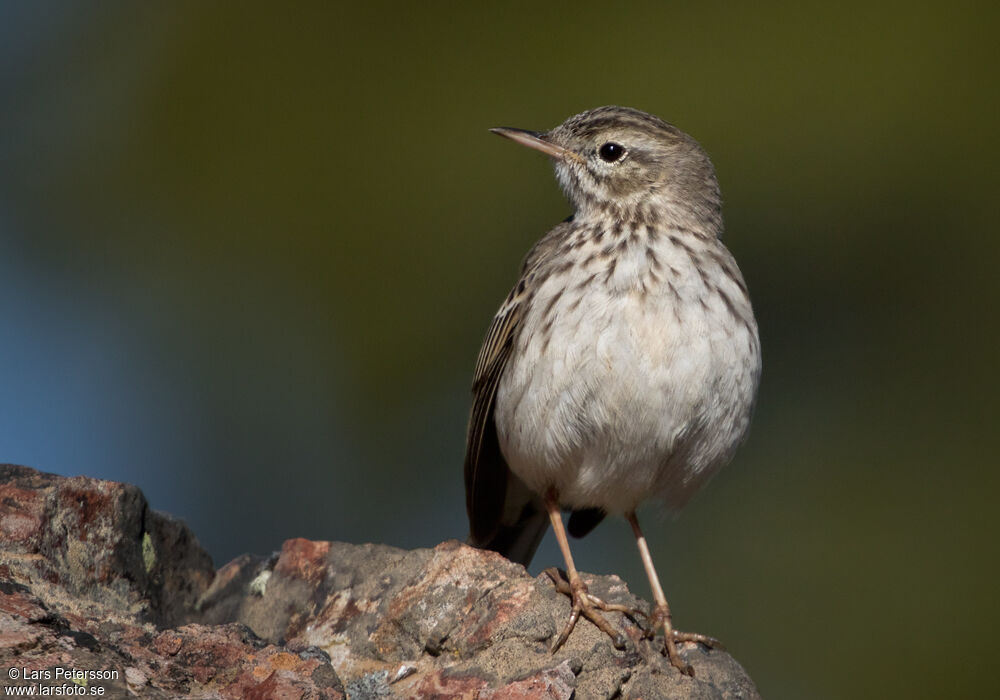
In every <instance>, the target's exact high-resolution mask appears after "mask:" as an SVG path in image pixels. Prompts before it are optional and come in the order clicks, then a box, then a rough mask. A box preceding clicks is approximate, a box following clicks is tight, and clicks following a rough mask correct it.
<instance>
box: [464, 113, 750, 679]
mask: <svg viewBox="0 0 1000 700" xmlns="http://www.w3.org/2000/svg"><path fill="white" fill-rule="evenodd" d="M493 132H494V133H497V134H499V135H501V136H505V137H507V138H509V139H512V140H514V141H516V142H518V143H520V144H523V145H525V146H528V147H529V148H534V149H536V150H539V151H541V152H542V153H545V154H546V155H548V156H549V157H550V158H551V159H552V160H553V162H554V164H555V170H556V177H557V178H558V180H559V184H560V185H561V186H562V189H563V190H564V191H565V193H566V196H567V197H568V198H569V201H570V203H571V204H572V206H573V215H572V216H571V217H569V218H568V219H567V220H565V221H563V222H562V223H560V224H558V225H557V226H556V227H555V228H553V229H552V230H551V231H549V233H548V234H546V235H545V236H544V237H543V238H542V239H541V240H540V241H539V242H538V243H537V244H536V245H535V246H534V248H532V249H531V251H530V252H529V253H528V256H527V258H526V259H525V260H524V264H523V265H522V268H521V277H520V279H519V280H518V281H517V283H516V284H515V285H514V288H513V289H512V290H511V292H510V294H509V295H508V296H507V299H506V300H505V301H504V302H503V304H502V305H501V306H500V310H499V311H498V312H497V314H496V316H495V318H494V319H493V324H492V325H491V326H490V328H489V331H488V332H487V334H486V339H485V341H484V342H483V347H482V349H481V350H480V352H479V359H478V361H477V362H476V369H475V379H474V383H473V394H474V401H473V406H472V415H471V418H470V421H469V434H468V442H467V448H466V459H465V488H466V506H467V509H468V514H469V522H470V525H471V534H470V541H471V543H472V544H474V545H476V546H479V547H485V548H489V549H493V550H496V551H498V552H500V553H502V554H504V555H506V556H508V557H509V558H511V559H512V560H515V561H519V562H521V563H523V564H527V563H528V562H529V561H530V560H531V557H532V555H533V554H534V552H535V549H537V547H538V544H539V542H540V540H541V538H542V536H543V535H544V534H545V530H546V528H547V527H548V525H549V524H550V523H551V525H552V528H553V530H554V531H555V535H556V539H557V540H558V542H559V547H560V548H561V550H562V553H563V556H564V557H565V560H566V574H567V578H568V579H569V580H568V582H567V581H564V580H563V579H562V577H561V575H560V574H559V573H558V572H556V571H555V570H550V572H549V574H550V576H551V577H552V579H553V581H554V582H555V583H556V585H557V587H558V588H560V590H562V591H563V592H564V593H566V594H567V595H569V596H570V598H571V600H572V612H571V615H570V619H569V622H568V623H567V624H566V626H565V628H564V629H563V631H562V633H561V634H560V636H559V637H558V639H556V641H555V643H554V645H553V650H555V649H558V647H559V646H560V645H561V644H562V643H563V642H564V641H565V640H566V639H567V637H568V636H569V634H570V632H571V631H572V630H573V627H574V625H575V624H576V621H577V620H578V618H579V616H580V615H581V614H583V615H584V616H585V617H586V618H588V619H589V620H591V621H592V622H593V623H594V624H595V625H597V626H598V627H599V628H600V629H601V630H603V631H604V632H606V633H607V634H608V635H610V636H611V638H612V640H613V641H614V642H615V645H616V646H618V647H619V648H621V647H622V646H624V639H623V638H622V637H621V635H619V634H618V633H617V632H616V631H615V629H614V628H613V627H612V626H611V625H610V623H609V622H608V621H607V620H606V619H605V617H604V616H603V615H602V614H601V613H600V612H599V610H611V609H620V606H611V605H608V604H606V603H604V602H603V601H601V600H600V599H598V598H596V597H595V596H592V595H591V594H590V593H588V591H587V588H586V585H585V584H584V583H583V581H582V580H581V578H580V575H579V573H578V572H577V570H576V567H575V566H574V565H573V557H572V555H571V554H570V550H569V543H568V540H567V538H566V530H565V529H564V527H563V521H562V516H561V511H562V510H568V511H570V517H569V524H568V530H569V533H570V534H572V535H574V536H577V537H580V536H583V535H584V534H586V533H587V532H589V531H590V530H591V529H593V528H594V527H595V526H596V525H597V524H598V523H599V522H600V521H601V519H602V518H604V516H605V515H606V514H609V513H612V514H616V513H620V514H624V516H625V518H627V519H628V521H629V523H630V524H631V526H632V530H633V532H634V533H635V537H636V540H637V543H638V547H639V554H640V556H641V558H642V562H643V565H644V567H645V569H646V573H647V575H648V576H649V583H650V586H651V588H652V591H653V597H654V600H655V608H654V612H653V615H652V618H651V619H650V621H649V625H648V628H647V633H648V634H654V633H655V631H656V630H657V629H659V628H662V629H663V631H664V640H665V653H666V654H667V656H668V657H669V659H670V662H671V663H672V664H673V665H674V666H676V667H677V668H678V669H680V670H681V671H682V672H684V673H687V674H689V675H691V674H693V669H692V668H691V667H690V666H689V665H687V664H685V663H684V662H683V661H682V660H681V657H680V655H679V654H678V651H677V646H676V645H677V643H678V642H683V641H695V642H701V643H705V644H711V643H712V642H713V641H714V640H712V639H711V638H709V637H705V636H703V635H697V634H687V633H682V632H678V631H676V630H675V629H674V628H673V626H672V622H671V617H670V608H669V607H668V605H667V600H666V598H665V597H664V595H663V589H662V588H661V586H660V582H659V580H658V577H657V575H656V570H655V569H654V567H653V562H652V559H651V558H650V555H649V548H648V546H647V544H646V540H645V537H644V536H643V534H642V531H641V530H640V529H639V522H638V520H637V519H636V515H635V510H636V508H637V507H638V506H639V504H640V503H642V502H643V501H646V500H647V499H659V500H661V501H662V502H664V503H665V504H666V505H667V506H668V507H671V508H675V509H676V508H679V507H681V506H682V505H684V504H685V503H686V502H687V501H688V499H690V498H691V496H692V495H693V494H694V493H695V491H697V490H698V489H699V488H700V487H701V486H702V485H703V484H705V482H706V481H707V480H708V479H709V477H711V476H712V474H714V473H715V472H716V471H717V470H718V469H719V468H720V467H722V466H723V465H724V464H726V463H727V462H728V461H729V460H730V459H731V458H732V456H733V453H734V451H735V450H736V447H737V446H738V444H739V443H740V442H741V440H742V439H743V437H744V436H745V435H746V432H747V428H748V426H749V422H750V414H751V411H752V407H753V404H754V398H755V395H756V392H757V382H758V379H759V376H760V341H759V340H758V337H757V323H756V321H755V319H754V315H753V310H752V308H751V306H750V298H749V296H748V295H747V288H746V284H745V283H744V281H743V276H742V275H741V274H740V271H739V268H738V267H737V266H736V262H735V260H734V259H733V256H732V255H731V254H730V252H729V251H728V250H727V249H726V247H725V246H724V245H723V244H722V241H721V240H720V237H721V235H722V209H721V198H720V193H719V185H718V181H717V180H716V177H715V171H714V168H713V167H712V163H711V161H710V160H709V158H708V155H707V154H706V153H705V151H704V150H702V148H701V146H699V145H698V143H697V142H696V141H695V140H694V139H692V138H691V137H690V136H688V135H687V134H685V133H683V132H682V131H680V130H679V129H677V128H675V127H673V126H671V125H670V124H667V123H666V122H664V121H662V120H661V119H658V118H657V117H654V116H652V115H650V114H646V113H645V112H640V111H638V110H635V109H627V108H624V107H601V108H598V109H594V110H591V111H589V112H584V113H582V114H578V115H576V116H574V117H570V118H569V119H568V120H566V121H565V122H564V123H563V124H561V125H560V126H557V127H556V128H555V129H552V130H551V131H548V132H545V133H537V132H532V131H525V130H522V129H510V128H500V129H493Z"/></svg>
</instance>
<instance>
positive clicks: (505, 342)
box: [465, 278, 526, 546]
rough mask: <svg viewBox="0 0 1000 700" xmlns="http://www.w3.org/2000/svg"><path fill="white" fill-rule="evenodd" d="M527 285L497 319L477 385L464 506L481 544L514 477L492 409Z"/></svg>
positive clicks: (478, 363)
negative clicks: (498, 438)
mask: <svg viewBox="0 0 1000 700" xmlns="http://www.w3.org/2000/svg"><path fill="white" fill-rule="evenodd" d="M522 281H523V278H522ZM522 281H519V282H518V285H517V286H516V287H514V290H513V291H512V292H511V295H510V296H509V297H507V300H506V301H505V302H504V304H503V306H501V307H500V310H499V311H498V312H497V315H496V316H495V317H494V318H493V323H492V324H491V325H490V329H489V331H487V333H486V339H485V340H484V341H483V346H482V348H481V349H480V350H479V358H478V359H477V360H476V372H475V377H474V379H473V381H472V413H471V415H470V416H469V430H468V437H467V439H466V444H465V507H466V510H467V511H468V514H469V527H470V540H471V542H472V544H475V545H478V546H487V544H488V543H489V542H490V540H491V539H492V538H493V536H494V535H495V534H496V531H497V529H498V528H499V526H500V518H501V516H502V515H503V510H504V502H505V500H506V495H507V479H508V476H509V475H508V469H507V463H506V462H505V461H504V459H503V455H502V454H501V453H500V443H499V441H498V440H497V434H496V425H495V424H494V422H493V405H494V402H495V400H496V393H497V386H499V384H500V377H501V376H502V375H503V371H504V368H505V367H506V366H507V360H508V359H509V358H510V353H511V350H512V349H513V346H514V341H515V338H516V335H517V330H518V328H519V327H520V321H521V316H522V314H523V299H524V296H525V291H526V290H525V285H524V284H523V283H522ZM518 289H520V290H521V293H520V294H519V293H518Z"/></svg>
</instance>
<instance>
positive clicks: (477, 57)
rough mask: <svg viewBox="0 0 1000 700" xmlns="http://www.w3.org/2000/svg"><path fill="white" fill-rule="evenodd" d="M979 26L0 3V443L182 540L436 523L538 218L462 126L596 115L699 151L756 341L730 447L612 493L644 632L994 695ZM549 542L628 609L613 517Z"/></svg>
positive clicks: (819, 693)
mask: <svg viewBox="0 0 1000 700" xmlns="http://www.w3.org/2000/svg"><path fill="white" fill-rule="evenodd" d="M997 20H998V10H997V5H996V4H995V3H992V4H991V3H968V4H966V3H950V4H948V5H947V6H946V7H945V8H942V7H939V6H936V5H931V4H926V5H921V4H914V3H885V4H879V5H877V6H870V5H869V4H858V5H855V6H850V5H842V4H841V5H837V6H836V9H831V7H830V6H825V5H818V6H816V7H806V6H804V5H803V4H802V3H791V2H789V3H781V4H776V5H770V6H766V7H764V6H760V5H757V4H745V5H734V4H727V3H699V4H692V5H691V6H670V5H668V4H666V3H650V4H627V5H616V6H611V5H609V4H607V3H596V2H595V3H586V2H583V3H575V4H572V5H539V4H531V5H520V6H510V7H507V8H506V9H501V8H499V7H492V6H490V7H486V6H482V7H480V6H475V5H471V4H468V5H450V4H434V3H431V4H419V5H417V4H414V5H411V6H407V7H404V6H402V5H381V4H378V3H368V4H366V5H365V6H364V7H363V8H362V7H360V6H357V7H350V6H346V5H337V4H334V3H317V4H315V5H306V4H296V5H294V6H293V7H285V8H284V9H283V10H281V11H278V10H276V9H273V8H272V7H271V6H270V4H260V5H253V4H241V5H240V7H239V9H238V10H235V9H231V8H229V9H227V7H225V6H223V5H221V4H212V3H200V2H175V3H160V4H152V3H128V2H103V3H88V4H84V3H42V2H39V3H5V4H4V5H3V6H2V9H0V461H6V462H17V463H23V464H27V465H30V466H33V467H37V468H40V469H43V470H47V471H52V472H57V473H61V474H87V475H90V476H94V477H101V478H106V479H116V480H122V481H128V482H132V483H135V484H138V485H139V486H141V487H142V489H143V490H144V491H145V493H146V496H147V497H148V498H149V500H150V502H151V503H152V504H153V506H154V507H156V508H158V509H161V510H165V511H169V512H171V513H174V514H176V515H178V516H180V517H182V518H184V519H185V520H186V521H187V522H188V523H189V524H190V525H191V526H192V527H193V528H194V529H195V531H196V532H197V534H198V537H199V538H200V540H201V542H202V543H203V544H204V545H205V547H206V548H207V549H208V550H209V551H210V552H211V554H212V555H213V557H214V559H215V561H216V563H217V564H221V563H223V562H224V561H226V560H228V559H229V558H231V557H233V556H234V555H236V554H239V553H241V552H245V551H252V552H260V553H264V552H268V551H270V550H272V549H275V548H277V547H279V546H280V544H281V542H282V541H283V540H285V539H286V538H290V537H309V538H315V539H338V540H346V541H353V542H363V541H374V542H386V543H390V544H394V545H399V546H403V547H417V546H433V545H434V544H436V543H438V542H439V541H441V540H443V539H446V538H451V537H464V535H465V528H466V523H465V514H464V501H463V498H464V497H463V492H462V476H461V461H462V452H463V443H464V429H465V421H466V416H467V410H468V404H469V383H470V379H471V373H472V366H473V362H474V359H475V355H476V352H477V350H478V347H479V343H480V340H481V338H482V335H483V333H484V331H485V329H486V327H487V325H488V323H489V320H490V318H491V316H492V314H493V312H494V310H495V308H496V306H497V304H498V302H499V301H500V300H501V299H502V298H503V297H504V296H505V295H506V293H507V291H508V288H509V285H510V284H511V283H512V282H513V281H514V280H515V278H516V272H517V269H518V266H519V264H520V260H521V257H522V256H523V255H524V253H525V252H526V251H527V249H528V248H529V247H530V245H531V244H532V243H533V241H534V240H535V239H536V238H537V237H539V236H540V235H542V234H543V233H544V232H545V231H546V230H547V229H548V227H549V226H551V225H552V224H553V223H555V222H556V221H558V220H560V219H562V218H564V217H565V216H566V215H567V214H568V209H567V205H566V203H565V202H564V200H563V199H562V197H561V195H560V193H559V191H558V189H557V186H556V184H555V182H554V180H553V178H552V174H551V169H550V167H549V165H548V164H547V162H546V161H545V159H544V158H543V157H541V156H538V155H537V154H533V153H530V152H528V151H526V150H524V149H520V148H517V147H516V146H515V145H513V144H511V143H509V142H504V141H502V140H501V139H498V138H496V137H494V136H491V135H490V134H489V133H487V131H486V129H487V128H488V127H491V126H497V125H512V126H522V127H527V128H538V129H543V128H547V127H551V126H554V125H555V124H557V123H559V122H560V121H562V120H563V119H564V118H565V117H567V116H569V115H571V114H574V113H576V112H579V111H582V110H584V109H587V108H590V107H594V106H598V105H601V104H624V105H629V106H634V107H638V108H641V109H644V110H647V111H650V112H653V113H656V114H658V115H660V116H662V117H664V118H666V119H667V120H668V121H671V122H673V123H675V124H677V125H678V126H680V127H681V128H683V129H685V130H686V131H688V132H690V133H691V134H693V135H694V136H695V137H696V138H698V139H699V140H700V141H701V142H702V143H703V145H704V146H705V147H706V149H707V150H708V151H709V153H710V154H711V155H712V157H713V159H714V161H715V164H716V167H717V169H718V172H719V177H720V180H721V183H722V188H723V194H724V196H725V198H726V210H725V211H726V217H727V239H726V240H727V242H728V244H729V246H730V248H731V249H732V250H733V252H734V253H735V255H736V257H737V259H738V260H739V262H740V265H741V267H742V269H743V271H744V274H745V276H746V278H747V280H748V283H749V285H750V289H751V293H752V295H753V298H754V303H755V306H756V309H757V313H758V317H759V321H760V326H761V335H762V342H763V348H764V377H763V383H762V386H761V392H760V399H759V403H758V410H757V415H756V417H755V421H754V425H753V431H752V435H751V437H750V439H749V441H748V442H747V444H746V445H745V446H744V448H743V449H742V451H741V452H740V453H739V454H738V456H737V458H736V461H735V462H734V464H733V465H731V466H730V467H729V468H728V469H727V470H725V471H724V472H723V473H722V474H721V475H720V476H719V477H718V478H717V479H716V480H715V481H714V482H713V483H712V484H711V485H710V486H709V487H708V488H707V489H706V490H705V491H704V492H703V493H702V494H700V495H699V497H698V498H697V499H696V500H695V502H694V503H693V504H692V505H691V506H689V507H688V508H687V509H686V510H685V511H684V512H683V513H682V514H681V515H680V516H679V517H676V518H673V517H670V516H662V515H658V514H657V511H656V509H655V508H651V509H649V510H648V511H647V512H646V514H645V522H646V529H647V534H648V535H649V537H650V539H651V541H652V546H653V549H654V557H655V559H656V561H657V562H658V565H659V567H660V572H661V576H662V577H663V579H664V584H665V587H666V590H667V595H668V598H669V599H670V601H671V603H672V605H673V607H674V609H675V619H676V621H677V623H678V624H679V626H681V627H682V628H684V629H692V630H695V631H700V632H706V633H711V634H714V635H717V636H719V637H720V638H722V639H723V640H724V641H725V642H726V643H727V645H728V647H729V648H730V649H731V650H732V651H733V653H734V654H735V655H736V657H737V658H738V659H740V660H741V661H742V662H743V663H744V664H745V665H746V667H747V668H748V670H749V671H750V673H751V675H752V676H753V677H754V678H755V679H756V681H757V683H758V685H759V687H760V689H761V691H762V693H763V694H764V696H765V697H769V698H802V697H809V698H839V697H855V698H865V697H869V698H882V697H887V696H894V697H907V698H938V697H981V696H984V695H989V694H992V693H993V692H995V691H994V689H993V683H992V680H991V676H990V675H989V674H988V673H986V667H987V666H986V665H987V664H988V663H992V657H993V654H992V653H991V651H992V650H991V646H990V645H991V643H992V641H993V640H992V636H993V635H992V632H993V630H994V629H995V628H996V627H997V625H998V624H1000V614H998V608H1000V606H997V605H996V601H995V593H996V575H997V573H998V567H997V544H996V538H997V534H998V518H997V507H996V504H995V501H996V494H997V492H998V486H1000V477H998V469H997V457H996V450H995V444H996V440H997V437H996V435H997V428H996V426H997V410H996V395H997V393H996V392H997V389H998V386H997V385H998V381H997V380H998V371H997V350H998V343H997V340H998V332H997V325H998V324H997V318H998V312H997V302H998V301H1000V294H998V284H997V263H998V257H1000V256H998V252H1000V243H998V237H997V233H998V231H997V228H998V227H997V204H996V203H997V188H998V185H1000V176H998V168H997V162H998V156H1000V148H998V145H1000V139H998V137H997V117H998V99H997V94H998V92H997V84H998V67H1000V66H998V60H997V50H996V36H997V29H998V28H1000V23H998V21H997ZM990 552H993V554H990ZM576 554H577V557H578V563H579V565H580V566H581V568H583V569H584V570H588V571H594V572H616V573H619V574H620V575H622V576H623V577H624V578H625V579H626V580H627V581H629V582H630V583H631V585H632V587H633V589H634V590H635V591H636V592H638V593H639V594H640V595H643V596H646V597H648V595H649V592H648V590H647V585H646V583H645V577H644V576H643V574H642V569H641V566H640V564H639V561H638V557H637V555H636V553H635V548H634V545H633V542H632V539H631V536H630V533H629V531H628V528H627V526H626V525H625V524H624V523H623V522H619V521H609V522H608V523H606V524H604V525H602V526H601V527H600V528H599V529H598V531H597V532H595V533H594V534H593V535H592V536H590V537H588V538H586V539H585V540H582V541H580V542H579V543H578V544H577V545H576ZM553 563H560V559H559V555H558V552H557V550H556V549H555V547H554V546H553V544H552V542H551V541H550V540H547V541H546V543H545V545H544V546H543V548H542V550H541V551H540V553H539V555H538V556H537V557H536V561H535V565H534V567H533V568H534V569H535V570H538V569H540V568H542V567H544V566H546V565H550V564H553Z"/></svg>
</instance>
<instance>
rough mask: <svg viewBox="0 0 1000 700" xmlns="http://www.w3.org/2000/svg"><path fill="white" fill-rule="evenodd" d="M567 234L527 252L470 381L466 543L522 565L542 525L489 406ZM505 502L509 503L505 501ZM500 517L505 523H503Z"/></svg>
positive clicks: (554, 233) (563, 229) (558, 232)
mask: <svg viewBox="0 0 1000 700" xmlns="http://www.w3.org/2000/svg"><path fill="white" fill-rule="evenodd" d="M569 230H570V227H569V225H568V222H564V223H562V224H560V225H558V226H556V227H555V228H553V229H552V230H551V231H550V232H549V233H548V235H546V236H545V237H544V238H542V239H541V240H540V241H538V243H537V244H535V246H534V247H533V248H532V249H531V250H530V251H529V252H528V255H527V256H526V257H525V259H524V263H523V265H522V266H521V277H520V279H519V280H518V281H517V284H515V285H514V288H513V289H512V290H511V292H510V294H509V295H508V296H507V299H506V300H505V301H504V303H503V304H502V305H501V306H500V310H499V311H497V314H496V316H494V317H493V323H492V324H491V325H490V329H489V330H488V331H487V333H486V338H485V340H483V346H482V348H480V350H479V357H478V359H477V360H476V371H475V376H474V378H473V381H472V397H473V399H472V413H471V415H470V416H469V430H468V438H467V440H466V445H465V507H466V510H467V511H468V514H469V541H470V543H471V544H473V545H475V546H477V547H486V548H489V549H493V550H496V551H498V552H500V553H501V554H503V555H505V556H507V557H510V558H512V559H513V560H515V561H519V562H521V563H523V564H524V565H525V566H527V564H528V562H529V561H530V560H531V556H532V555H533V554H534V552H535V549H536V548H537V547H538V543H539V542H540V541H541V538H542V535H543V534H544V533H545V530H546V528H547V527H548V521H547V517H546V516H545V514H544V511H542V510H540V508H539V507H538V505H537V503H536V501H537V498H534V497H533V494H530V492H528V490H527V488H526V487H524V485H523V484H522V483H521V482H520V480H519V479H517V477H516V476H514V475H513V474H511V473H510V469H509V468H508V467H507V463H506V462H505V461H504V458H503V454H502V453H501V451H500V442H499V440H498V438H497V430H496V424H495V422H494V419H493V408H494V404H495V402H496V394H497V387H498V386H499V385H500V378H501V377H502V376H503V372H504V370H505V369H506V367H507V362H508V360H509V359H510V355H511V353H512V352H513V349H514V344H515V343H516V342H517V335H518V332H519V331H520V328H521V321H522V319H523V317H524V313H525V310H526V308H527V306H528V303H529V301H530V299H531V297H532V295H533V294H534V285H535V279H536V277H538V276H539V275H540V270H541V268H542V267H543V266H544V265H545V264H546V263H547V261H548V260H549V259H550V258H551V257H552V256H553V253H554V252H555V250H556V248H557V247H558V244H559V243H560V242H561V241H562V239H563V238H564V237H565V235H566V233H567V232H568V231H569ZM508 500H510V502H508ZM505 515H506V517H507V520H508V521H509V522H503V519H504V516H505Z"/></svg>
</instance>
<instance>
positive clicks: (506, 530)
mask: <svg viewBox="0 0 1000 700" xmlns="http://www.w3.org/2000/svg"><path fill="white" fill-rule="evenodd" d="M548 527H549V518H548V515H547V514H546V513H545V511H544V510H542V509H541V508H539V507H538V504H536V503H535V502H534V501H531V502H529V503H527V504H526V505H525V506H524V508H523V509H522V510H521V514H520V516H519V517H518V519H517V521H516V522H513V523H511V524H509V525H508V524H506V523H501V525H500V527H498V528H497V531H496V532H495V533H494V534H493V536H492V537H490V539H489V540H486V541H482V542H477V541H474V540H473V539H472V537H469V544H471V545H472V546H473V547H479V548H481V549H492V550H493V551H494V552H499V553H500V554H502V555H504V556H505V557H507V558H508V559H510V560H511V561H513V562H517V563H518V564H521V565H522V566H528V564H530V563H531V558H532V557H533V556H535V550H537V549H538V545H539V544H540V543H541V541H542V538H543V537H544V536H545V531H546V530H547V529H548Z"/></svg>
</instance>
